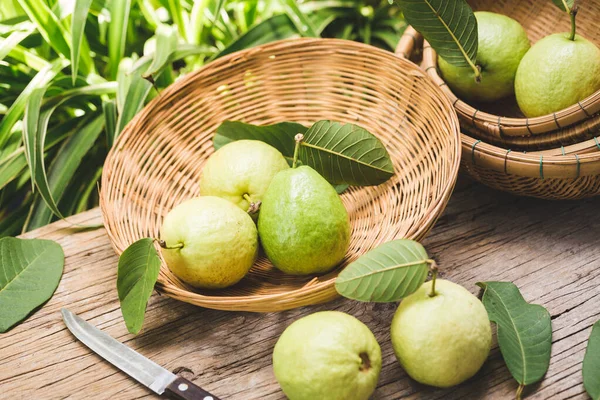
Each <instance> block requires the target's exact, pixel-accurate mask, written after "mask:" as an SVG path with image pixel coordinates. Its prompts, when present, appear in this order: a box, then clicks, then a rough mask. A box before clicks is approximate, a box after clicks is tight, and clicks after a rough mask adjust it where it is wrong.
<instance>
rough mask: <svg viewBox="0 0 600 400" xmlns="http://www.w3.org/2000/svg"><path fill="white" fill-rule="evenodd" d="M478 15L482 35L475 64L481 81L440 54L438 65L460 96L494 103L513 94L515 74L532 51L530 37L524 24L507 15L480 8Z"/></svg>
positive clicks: (455, 92)
mask: <svg viewBox="0 0 600 400" xmlns="http://www.w3.org/2000/svg"><path fill="white" fill-rule="evenodd" d="M475 18H476V19H477V32H478V37H479V41H478V50H477V62H476V65H478V66H479V67H481V81H480V82H476V80H475V72H474V71H473V69H472V68H471V67H468V66H467V67H456V66H454V65H452V64H450V63H448V62H447V61H446V60H444V59H443V58H441V57H438V66H439V69H440V72H441V74H442V77H443V78H444V80H445V81H446V83H447V84H448V86H449V87H450V89H452V91H453V92H454V94H456V95H457V96H458V97H460V98H461V99H463V100H465V101H481V102H492V101H496V100H499V99H501V98H503V97H507V96H510V95H512V94H513V93H514V91H515V74H516V72H517V68H518V66H519V62H520V61H521V58H523V56H524V55H525V53H527V50H529V47H530V44H529V39H528V38H527V33H526V32H525V30H524V29H523V27H522V26H521V24H519V23H518V22H517V21H515V20H514V19H512V18H510V17H507V16H506V15H502V14H496V13H492V12H487V11H478V12H476V13H475Z"/></svg>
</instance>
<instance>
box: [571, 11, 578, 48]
mask: <svg viewBox="0 0 600 400" xmlns="http://www.w3.org/2000/svg"><path fill="white" fill-rule="evenodd" d="M577 9H578V8H577V5H573V8H571V10H570V11H569V16H570V17H571V34H570V35H569V40H575V31H576V30H577V24H576V23H575V17H577Z"/></svg>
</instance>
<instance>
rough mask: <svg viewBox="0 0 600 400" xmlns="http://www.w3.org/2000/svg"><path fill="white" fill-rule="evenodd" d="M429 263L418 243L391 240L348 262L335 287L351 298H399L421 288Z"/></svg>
mask: <svg viewBox="0 0 600 400" xmlns="http://www.w3.org/2000/svg"><path fill="white" fill-rule="evenodd" d="M430 263H431V261H430V260H429V257H428V255H427V252H426V251H425V248H424V247H423V246H422V245H421V244H419V243H418V242H415V241H413V240H405V239H400V240H394V241H391V242H387V243H384V244H382V245H381V246H379V247H377V248H375V249H373V250H371V251H369V252H368V253H366V254H365V255H363V256H362V257H360V258H359V259H358V260H356V261H354V262H353V263H351V264H350V265H348V266H347V267H346V268H345V269H344V270H343V271H342V272H341V273H340V275H339V276H338V277H337V279H336V280H335V288H336V290H337V292H338V293H339V294H341V295H342V296H344V297H347V298H349V299H352V300H360V301H372V302H381V303H384V302H395V301H399V300H400V299H402V298H403V297H406V296H408V295H409V294H411V293H413V292H415V291H416V290H417V289H418V288H419V287H421V285H422V284H423V282H425V279H426V278H427V273H428V272H429V264H430Z"/></svg>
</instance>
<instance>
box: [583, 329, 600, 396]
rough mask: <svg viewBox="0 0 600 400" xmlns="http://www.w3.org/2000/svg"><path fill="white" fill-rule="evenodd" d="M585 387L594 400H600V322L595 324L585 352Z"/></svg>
mask: <svg viewBox="0 0 600 400" xmlns="http://www.w3.org/2000/svg"><path fill="white" fill-rule="evenodd" d="M583 386H584V387H585V390H586V391H587V392H588V394H589V395H590V397H591V398H592V399H593V400H600V321H598V322H596V323H595V324H594V327H593V328H592V333H591V334H590V338H589V340H588V345H587V349H586V350H585V357H584V358H583Z"/></svg>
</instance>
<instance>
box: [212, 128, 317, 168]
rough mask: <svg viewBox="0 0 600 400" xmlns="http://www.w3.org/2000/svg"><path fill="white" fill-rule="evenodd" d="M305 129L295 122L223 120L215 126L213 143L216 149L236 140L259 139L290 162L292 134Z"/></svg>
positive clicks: (292, 144)
mask: <svg viewBox="0 0 600 400" xmlns="http://www.w3.org/2000/svg"><path fill="white" fill-rule="evenodd" d="M307 129H308V128H307V127H305V126H304V125H301V124H297V123H295V122H281V123H279V124H273V125H262V126H261V125H252V124H246V123H244V122H239V121H225V122H223V123H222V124H221V125H220V126H219V127H218V128H217V133H216V134H215V137H214V139H213V144H214V146H215V149H216V150H218V149H220V148H221V147H223V146H225V145H226V144H228V143H231V142H235V141H236V140H244V139H246V140H260V141H262V142H265V143H267V144H268V145H271V146H273V147H275V148H276V149H277V150H279V151H280V152H281V154H283V156H284V157H285V158H287V159H288V160H289V161H290V163H291V160H292V157H293V156H294V145H295V142H294V136H296V134H298V133H305V132H306V131H307Z"/></svg>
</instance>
